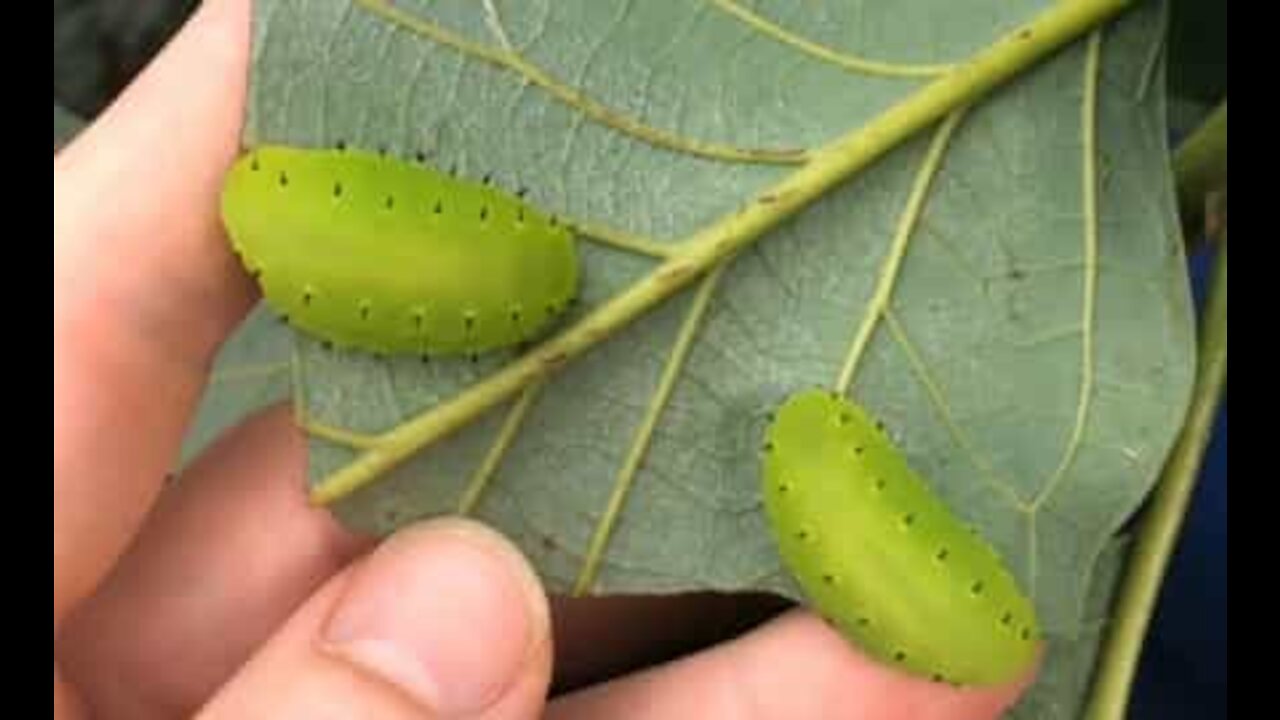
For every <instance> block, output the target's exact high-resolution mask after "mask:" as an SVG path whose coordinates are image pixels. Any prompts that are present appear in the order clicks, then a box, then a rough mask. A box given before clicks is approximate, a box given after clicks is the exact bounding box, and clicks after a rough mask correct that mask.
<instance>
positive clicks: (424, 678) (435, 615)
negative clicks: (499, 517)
mask: <svg viewBox="0 0 1280 720" xmlns="http://www.w3.org/2000/svg"><path fill="white" fill-rule="evenodd" d="M549 617H550V612H549V609H548V602H547V599H546V595H545V593H544V592H543V590H542V588H541V586H540V584H539V583H538V581H537V578H536V576H535V575H534V573H533V571H532V569H531V568H530V567H529V565H528V563H527V562H526V561H525V559H524V558H523V556H522V555H521V554H520V553H519V551H518V550H516V549H515V548H514V546H512V545H511V544H510V543H509V542H508V541H506V540H505V539H504V538H502V537H501V536H500V535H499V534H497V533H496V532H494V531H492V530H489V529H488V528H486V527H485V526H483V525H481V524H479V523H477V522H473V521H469V520H463V519H441V520H433V521H428V522H426V523H423V524H421V525H417V526H412V527H409V528H407V529H405V530H402V531H401V532H400V533H398V534H396V535H394V536H392V537H391V538H389V539H388V540H387V542H386V543H385V544H384V545H382V546H381V547H379V548H378V549H377V550H376V551H375V552H374V553H373V554H372V555H371V556H370V557H369V558H368V559H367V560H366V561H365V562H364V563H363V564H362V566H361V567H360V568H358V569H357V571H356V573H355V574H354V575H353V577H352V579H351V583H350V585H349V587H348V589H347V590H346V591H345V592H344V594H343V596H342V598H341V599H340V600H339V601H338V604H337V607H336V609H335V611H334V612H333V614H332V615H331V616H330V618H329V620H328V622H327V624H326V626H325V628H324V631H323V643H324V647H325V649H326V650H327V651H328V652H330V653H332V654H334V655H336V656H338V657H340V658H342V659H344V660H345V661H347V662H351V663H353V664H355V665H357V666H359V667H361V668H362V669H364V670H365V671H367V672H370V673H372V674H374V675H376V676H379V677H381V678H382V679H384V680H385V681H387V682H389V683H391V684H392V685H395V686H397V687H399V688H400V689H401V690H403V691H404V692H405V693H407V694H408V695H410V696H411V697H414V698H415V699H416V700H417V701H418V702H419V704H421V705H423V706H424V707H428V708H431V709H432V710H433V711H435V712H438V713H440V714H442V715H445V716H450V717H453V716H471V715H474V714H478V713H479V712H481V711H482V710H484V709H485V708H488V707H490V706H492V705H494V704H496V703H499V702H500V701H503V699H504V698H505V697H506V696H507V695H508V694H509V691H511V689H512V688H515V687H517V686H519V687H528V686H529V682H528V677H529V676H530V675H535V676H537V677H538V682H537V683H534V685H538V686H541V687H542V688H543V689H544V690H545V686H546V684H547V682H549V677H550V667H549V666H550V651H549V630H548V628H549V625H550V621H549Z"/></svg>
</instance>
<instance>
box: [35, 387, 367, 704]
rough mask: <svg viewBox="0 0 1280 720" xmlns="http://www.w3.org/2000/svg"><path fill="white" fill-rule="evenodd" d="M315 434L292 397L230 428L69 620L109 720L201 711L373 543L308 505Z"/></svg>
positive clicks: (91, 691)
mask: <svg viewBox="0 0 1280 720" xmlns="http://www.w3.org/2000/svg"><path fill="white" fill-rule="evenodd" d="M305 442H306V440H305V437H304V436H303V435H302V434H301V433H300V432H299V431H298V430H297V429H296V427H295V425H294V423H293V418H292V417H291V415H290V414H289V409H288V408H287V407H283V406H279V407H275V408H272V409H270V410H268V411H265V412H263V413H260V414H258V415H256V416H254V417H252V418H250V419H249V420H248V421H246V422H245V423H242V424H241V425H239V426H237V427H236V428H234V429H232V430H231V431H229V432H228V433H227V434H225V435H224V436H223V437H222V438H220V439H219V441H218V442H217V443H215V444H214V445H212V446H211V447H210V448H209V449H208V450H207V451H206V452H204V453H202V454H201V456H200V457H199V458H197V459H196V461H195V462H194V463H192V465H191V466H190V467H189V468H188V470H187V471H186V472H185V473H184V474H183V476H182V477H181V478H179V479H177V481H176V482H175V483H173V484H172V485H170V486H169V488H168V489H167V490H166V491H165V493H164V494H163V495H162V496H161V498H160V500H159V501H158V502H157V504H156V507H155V509H154V510H153V511H152V513H151V515H150V516H149V517H148V520H147V524H146V525H145V526H144V527H143V529H142V531H141V532H140V533H139V535H138V536H137V538H136V540H135V542H134V544H133V545H132V546H131V547H130V549H129V551H128V552H127V553H126V554H125V555H124V556H123V557H122V558H121V560H120V562H119V563H118V564H117V566H116V567H115V569H114V571H113V572H112V573H111V574H110V575H109V576H108V577H107V578H106V580H105V581H104V582H103V584H102V585H101V586H100V587H99V588H98V590H97V591H96V592H95V593H94V594H93V595H92V596H90V597H89V598H87V599H86V600H85V601H84V602H83V603H82V604H81V605H80V606H79V607H78V608H77V609H76V610H75V612H73V613H72V614H71V615H69V616H68V617H67V620H66V622H65V625H64V627H63V630H62V632H61V634H60V638H59V642H58V647H57V654H58V656H59V659H60V660H61V662H62V664H63V668H64V670H65V671H66V673H67V675H68V676H69V677H70V678H71V679H72V680H73V681H74V682H75V684H76V686H77V687H78V688H79V689H80V690H81V692H82V693H84V695H85V696H86V697H88V698H90V699H91V703H92V705H93V707H94V709H95V711H96V712H97V714H98V715H99V717H103V718H116V717H120V718H125V717H127V718H135V719H137V720H147V719H148V718H170V717H190V716H191V713H192V712H193V711H194V710H195V709H196V708H197V707H198V706H199V705H200V704H201V703H203V702H204V701H205V700H207V699H208V697H209V696H210V695H211V694H212V693H213V691H214V690H215V689H216V688H217V687H218V686H220V685H222V684H223V683H224V682H226V681H227V679H228V678H230V677H231V675H232V674H233V673H234V672H235V670H236V669H237V668H238V667H239V666H240V665H242V664H243V663H244V662H245V661H246V660H247V659H248V658H249V657H250V655H252V653H253V652H254V650H255V649H256V648H257V647H258V646H259V645H261V644H262V643H263V642H264V641H265V640H266V639H267V638H268V637H269V636H270V635H271V634H272V633H273V632H275V630H276V629H277V628H278V627H279V626H280V625H281V623H283V622H284V621H285V619H287V618H288V617H289V615H290V614H292V613H293V612H294V611H295V610H296V609H297V607H298V606H299V605H300V604H301V603H302V602H303V601H305V600H306V599H307V598H308V597H310V596H311V594H312V593H314V592H315V591H316V589H317V588H319V587H320V586H321V585H322V584H323V583H324V582H325V581H326V580H328V579H329V578H330V577H331V576H333V575H334V574H335V573H337V572H338V571H340V570H341V569H342V568H343V567H345V566H346V564H347V563H348V562H350V561H351V560H352V559H353V558H354V557H356V555H357V554H358V553H360V552H361V551H363V550H366V549H368V548H369V547H370V545H371V543H370V541H369V540H367V539H365V538H360V537H356V536H354V535H353V534H351V533H349V532H347V531H346V530H345V529H344V528H343V527H342V526H341V525H340V524H339V523H338V522H337V521H336V520H335V519H334V517H333V515H332V514H330V513H329V512H327V511H326V510H323V509H320V508H316V507H314V506H312V505H311V504H310V503H308V502H307V498H306V493H305V478H304V473H305V472H306V445H305ZM139 618H145V619H146V622H143V623H140V622H138V619H139Z"/></svg>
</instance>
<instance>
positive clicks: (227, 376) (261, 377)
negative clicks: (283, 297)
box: [181, 305, 293, 463]
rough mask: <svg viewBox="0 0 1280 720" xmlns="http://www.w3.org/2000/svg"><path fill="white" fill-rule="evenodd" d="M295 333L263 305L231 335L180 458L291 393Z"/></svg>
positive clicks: (190, 456) (217, 360)
mask: <svg viewBox="0 0 1280 720" xmlns="http://www.w3.org/2000/svg"><path fill="white" fill-rule="evenodd" d="M292 340H293V337H292V334H291V333H290V332H289V329H288V328H287V327H285V326H284V325H282V324H281V323H280V321H279V320H277V319H276V317H275V315H274V314H272V313H271V312H270V311H268V310H267V309H266V306H265V305H259V306H258V307H256V308H254V310H253V312H251V313H250V314H249V316H248V317H247V318H245V320H244V321H243V322H242V323H241V324H240V327H239V328H237V329H236V331H235V333H233V334H232V335H231V337H230V338H228V339H227V341H226V343H225V344H224V345H223V347H222V350H221V351H219V353H218V356H217V358H215V360H214V364H213V370H212V372H211V373H210V374H209V382H208V384H207V386H206V387H205V392H204V396H203V397H202V398H201V400H200V406H199V407H198V408H197V410H196V414H195V419H194V420H193V422H192V424H191V428H190V429H189V430H188V431H187V436H186V437H185V438H184V440H183V445H182V456H181V461H182V462H183V463H187V462H190V461H191V459H193V458H194V457H195V456H196V455H198V454H199V453H200V452H201V451H203V450H204V449H206V448H207V447H208V446H209V444H210V443H211V442H213V441H214V440H216V439H217V437H218V435H220V434H221V433H222V432H224V431H225V430H228V429H230V428H231V427H232V426H233V425H235V424H236V423H239V422H240V421H241V420H243V419H244V417H245V416H246V415H248V414H249V413H252V412H254V411H257V410H260V409H263V408H265V407H267V406H269V405H273V404H275V403H277V402H280V401H281V400H284V399H285V398H286V397H288V395H289V391H290V389H291V388H290V383H291V373H290V368H291V365H290V353H291V350H292Z"/></svg>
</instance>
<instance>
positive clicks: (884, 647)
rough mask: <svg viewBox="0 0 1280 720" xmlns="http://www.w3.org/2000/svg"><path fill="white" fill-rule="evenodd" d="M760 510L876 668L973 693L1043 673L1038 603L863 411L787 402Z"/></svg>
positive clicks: (803, 400) (794, 565)
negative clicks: (1032, 670) (1038, 667)
mask: <svg viewBox="0 0 1280 720" xmlns="http://www.w3.org/2000/svg"><path fill="white" fill-rule="evenodd" d="M764 498H765V507H766V510H767V514H768V517H769V521H770V524H771V527H772V529H773V532H774V534H775V538H776V541H777V545H778V548H779V550H780V553H781V556H782V558H783V561H784V562H785V563H786V565H787V566H788V567H789V568H790V570H791V571H792V572H793V574H794V576H795V577H796V579H797V580H798V582H799V583H800V586H801V587H802V589H803V590H804V592H805V593H806V595H807V596H808V597H809V598H810V599H811V600H812V602H813V603H814V605H815V606H816V607H817V609H818V610H819V611H820V612H821V613H822V614H823V615H824V616H826V617H827V618H828V619H829V620H830V621H832V622H833V623H834V624H835V625H836V627H837V628H838V629H839V630H840V631H842V632H843V633H844V634H845V635H846V636H847V637H849V638H851V639H853V640H854V641H855V642H857V643H858V645H859V646H860V647H861V648H863V649H865V650H866V651H868V652H869V653H870V654H871V655H873V656H874V657H877V658H879V659H880V660H882V661H884V662H887V663H891V664H893V665H896V666H899V667H902V668H904V669H906V670H908V671H910V672H912V673H915V674H918V675H923V676H925V677H930V678H933V679H934V680H937V681H947V682H951V683H955V684H965V685H987V684H999V683H1004V682H1006V681H1010V680H1012V679H1014V678H1016V677H1018V676H1020V674H1021V673H1023V672H1025V671H1026V670H1027V669H1028V667H1029V665H1030V664H1031V663H1032V662H1033V661H1034V659H1035V657H1036V653H1037V648H1036V646H1037V643H1036V640H1038V637H1039V630H1038V627H1037V621H1036V617H1035V610H1034V608H1033V606H1032V604H1031V602H1030V601H1029V600H1028V599H1027V598H1026V597H1025V596H1024V595H1023V594H1022V592H1021V591H1020V590H1019V588H1018V586H1017V584H1016V582H1015V581H1014V578H1013V577H1012V575H1011V574H1010V573H1009V571H1008V569H1007V568H1005V566H1004V565H1003V564H1002V562H1001V560H1000V558H999V557H998V556H997V555H996V552H995V551H994V550H993V549H992V547H991V546H990V545H988V544H987V543H986V542H984V541H983V540H982V538H980V537H979V536H978V534H977V533H976V532H975V531H973V530H971V529H970V528H968V527H966V526H965V525H963V524H962V523H961V522H960V521H959V520H958V519H957V518H956V517H955V516H954V515H953V514H952V513H951V511H950V510H949V509H948V508H947V507H946V506H945V505H944V504H943V502H942V500H941V499H940V498H939V497H938V496H937V495H935V494H934V492H933V491H932V490H931V489H930V488H929V486H928V485H926V484H925V483H924V481H923V480H921V478H920V477H919V476H918V475H916V473H915V472H913V471H912V469H911V468H910V467H908V465H907V463H906V461H905V459H904V458H903V456H902V454H901V452H899V451H898V449H897V448H896V447H894V446H893V444H892V443H891V441H890V440H889V438H888V436H886V435H885V433H884V432H883V430H881V429H880V427H879V426H877V425H876V424H875V423H874V422H873V421H872V419H871V417H870V416H869V415H868V414H867V413H866V411H864V410H863V409H862V408H860V407H858V406H857V405H855V404H853V403H850V402H849V401H847V400H846V399H845V398H843V397H841V396H839V395H836V394H834V393H830V392H825V391H821V390H810V391H804V392H800V393H797V394H795V395H793V396H791V397H790V398H789V399H788V400H787V401H786V402H785V403H783V405H782V407H781V408H780V409H779V411H778V412H777V414H776V417H775V418H774V420H773V422H772V423H771V425H770V426H769V428H768V430H767V433H766V438H765V445H764Z"/></svg>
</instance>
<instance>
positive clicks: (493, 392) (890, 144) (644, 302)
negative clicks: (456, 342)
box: [311, 0, 1132, 504]
mask: <svg viewBox="0 0 1280 720" xmlns="http://www.w3.org/2000/svg"><path fill="white" fill-rule="evenodd" d="M1131 2H1132V0H1074V1H1072V2H1060V3H1055V4H1053V5H1052V6H1051V7H1050V8H1049V9H1048V10H1046V11H1045V12H1043V13H1042V14H1041V15H1040V16H1039V17H1037V18H1035V19H1033V20H1032V21H1030V22H1029V23H1027V24H1025V25H1023V26H1021V27H1020V28H1017V29H1015V30H1013V31H1012V32H1010V33H1009V34H1007V35H1005V36H1004V37H1002V38H1000V39H999V40H997V41H995V42H994V43H993V44H992V45H990V46H988V47H986V48H984V49H983V50H982V51H980V52H979V53H977V54H976V55H975V56H974V57H972V58H971V59H970V60H969V61H967V62H965V63H964V64H962V65H959V66H957V67H956V68H955V69H954V70H953V71H951V72H949V73H947V74H946V75H943V76H941V77H939V78H938V79H936V80H934V81H932V82H930V83H929V84H928V85H926V86H924V87H923V88H921V89H920V90H917V91H916V92H915V93H913V94H912V95H909V96H908V97H907V98H905V99H904V100H902V101H901V102H899V103H898V104H897V105H895V106H893V107H891V108H890V109H888V110H887V111H885V112H884V113H882V114H880V115H879V116H877V117H876V118H875V119H873V120H871V121H870V122H868V123H867V124H866V125H864V126H862V127H861V128H858V129H857V130H854V131H851V132H850V133H848V134H846V135H845V136H843V137H841V138H839V139H838V140H836V141H835V142H833V143H832V144H830V145H828V146H826V147H824V148H822V149H819V150H817V151H816V152H815V153H814V154H813V159H812V160H811V161H810V162H809V163H808V164H806V165H805V166H803V167H801V168H799V169H797V170H796V171H795V172H794V173H792V174H791V175H789V176H788V177H786V178H785V179H783V180H782V181H781V182H779V183H777V184H776V185H774V186H773V187H771V188H769V189H767V190H765V191H764V192H763V193H761V194H759V195H758V196H756V197H754V198H752V199H751V200H750V201H748V202H747V203H746V204H745V205H743V206H742V207H740V208H739V209H738V210H736V211H734V212H731V213H730V214H729V215H727V216H725V217H722V218H721V219H720V220H718V221H716V222H714V223H712V224H711V225H709V226H707V227H705V228H704V229H702V230H700V231H698V232H696V233H695V234H694V235H693V236H691V237H690V238H689V239H687V240H685V241H683V242H682V243H680V244H679V246H678V248H677V249H676V250H675V251H674V252H673V253H672V256H671V257H669V258H668V259H667V260H665V261H664V262H662V263H661V264H659V265H658V266H657V267H656V268H654V269H653V270H652V271H651V272H650V273H649V274H647V275H646V276H644V277H642V278H641V279H640V280H638V281H636V282H635V283H634V284H632V285H631V286H630V287H629V288H627V289H626V290H624V291H622V292H621V293H619V294H617V295H615V296H614V297H613V298H611V299H610V300H609V301H608V302H606V303H604V304H602V305H600V306H599V307H597V308H596V309H595V310H594V311H593V312H591V313H589V314H587V315H586V316H585V317H583V318H582V319H581V320H579V321H578V322H577V323H576V324H575V325H573V326H572V327H569V328H567V329H566V330H564V331H562V332H561V333H560V334H558V335H556V336H554V337H552V338H550V339H549V340H547V341H546V342H544V343H543V344H541V345H539V346H538V347H536V348H534V349H532V350H531V351H529V352H528V353H526V354H525V355H524V356H522V357H521V358H519V359H518V360H515V361H514V362H512V363H510V364H509V365H507V366H506V367H504V368H503V369H501V370H499V371H497V372H496V373H494V374H493V375H491V376H489V377H488V378H487V379H485V380H483V381H481V382H479V383H477V384H475V385H473V386H471V387H470V388H467V389H465V390H463V391H462V392H460V393H459V394H458V395H457V396H455V397H454V399H453V400H452V401H450V402H447V403H444V404H441V405H438V406H436V407H434V408H431V409H430V410H427V411H425V412H423V413H422V414H420V415H418V416H417V417H415V418H412V419H410V420H408V421H406V422H405V423H403V424H401V425H399V426H397V427H396V428H394V429H392V430H390V431H388V432H386V433H384V434H383V435H381V436H379V442H378V445H377V447H374V448H371V449H369V450H367V451H365V452H364V453H362V454H361V455H360V456H358V457H357V458H356V459H355V460H354V461H352V462H351V463H349V464H348V465H346V466H344V467H342V468H339V469H338V470H337V471H335V472H334V473H332V474H331V475H329V476H328V477H326V478H324V479H323V480H322V481H321V482H320V483H319V484H317V485H316V486H315V487H314V488H313V489H312V493H311V497H312V501H313V502H316V503H321V504H324V503H331V502H333V501H335V500H338V499H340V498H342V497H345V496H347V495H348V494H350V493H352V492H355V491H356V490H358V489H360V488H362V487H364V486H366V485H368V484H369V483H371V482H374V481H375V480H376V479H377V478H378V477H380V476H381V475H382V474H383V473H385V472H387V471H388V470H390V469H392V468H394V467H396V466H397V465H399V464H400V463H402V462H404V461H405V460H406V459H408V458H409V457H410V456H412V455H413V454H414V453H416V452H417V451H419V450H420V449H422V448H423V447H425V446H426V445H428V444H430V443H432V442H435V441H437V440H439V439H440V438H442V437H445V436H447V435H449V434H451V433H453V432H455V431H457V430H459V429H461V428H462V427H463V426H465V425H466V424H467V423H468V422H470V421H471V420H472V419H473V418H475V417H477V416H478V415H480V414H481V413H483V412H485V411H486V410H488V409H490V408H492V407H493V406H495V405H497V404H498V403H501V402H503V401H505V400H507V399H510V398H511V397H512V396H514V395H515V394H517V393H519V392H520V391H521V390H522V389H523V388H524V387H525V386H527V385H528V384H529V383H531V382H534V381H535V380H537V379H538V378H541V377H543V376H545V375H547V374H548V373H551V372H554V371H556V370H558V369H559V368H560V367H562V366H563V365H564V364H565V363H567V362H568V361H569V360H570V359H572V358H574V357H576V356H578V355H580V354H582V353H584V352H586V351H587V350H589V349H591V348H592V347H594V346H596V345H598V344H599V343H600V342H602V341H603V340H605V339H606V338H608V337H610V336H612V335H613V334H615V333H616V332H618V331H619V330H621V329H622V328H624V327H626V326H627V325H628V324H629V323H630V322H631V321H632V320H634V319H635V318H636V317H638V316H640V315H641V314H642V313H645V312H647V311H649V310H650V309H652V308H653V307H655V306H656V305H658V304H659V303H660V302H662V301H663V300H665V299H667V298H669V297H671V296H672V295H674V294H675V293H677V292H679V291H680V290H681V289H683V288H684V287H685V286H687V285H688V284H689V283H691V282H693V281H694V280H696V279H697V278H698V277H700V276H701V275H703V274H704V273H705V272H707V271H708V270H710V268H711V267H713V266H714V265H715V264H717V263H719V262H720V261H722V260H725V259H727V258H729V257H730V256H732V255H734V254H735V253H737V252H738V251H740V250H742V249H743V248H744V247H746V246H748V245H750V244H751V243H752V242H754V241H755V240H756V239H757V238H759V237H760V236H761V235H763V234H764V233H765V232H767V231H769V230H771V229H773V228H774V227H776V226H778V225H779V224H781V223H782V222H784V221H785V220H787V219H789V218H790V217H792V216H793V215H795V214H796V213H798V212H799V211H800V210H802V209H803V208H805V207H807V206H808V205H810V204H811V203H813V202H814V201H816V200H818V199H820V198H821V197H822V196H823V195H824V194H826V193H827V192H828V191H830V190H831V189H832V188H834V187H836V186H837V185H839V184H841V183H843V182H844V181H845V180H847V179H848V178H849V177H850V176H851V175H853V174H855V173H857V172H859V171H861V170H863V169H865V168H866V167H868V166H869V165H871V164H872V163H873V162H875V161H876V160H878V159H879V158H881V157H882V156H884V155H885V154H886V153H887V152H889V151H890V150H892V149H893V148H895V147H897V146H898V145H899V144H900V143H902V142H904V141H905V140H907V139H908V138H910V137H912V136H913V135H915V134H916V133H917V132H919V131H920V130H921V129H923V128H925V127H928V126H929V125H931V124H933V123H935V122H938V121H939V120H941V119H942V118H944V117H945V116H946V115H947V114H948V113H950V112H952V111H953V110H955V109H956V108H958V107H960V106H962V105H967V104H970V103H972V102H973V101H974V100H975V99H977V98H978V97H981V96H983V95H985V94H986V93H987V92H989V91H991V90H992V89H994V88H995V87H997V86H999V85H1000V84H1001V83H1003V82H1005V81H1007V80H1009V79H1011V78H1012V77H1014V76H1016V75H1017V74H1018V73H1019V72H1020V71H1023V70H1025V69H1026V68H1027V67H1028V66H1030V65H1031V64H1033V63H1035V62H1038V61H1040V60H1042V59H1044V58H1045V57H1046V56H1048V55H1049V54H1050V53H1051V52H1053V51H1055V50H1057V49H1059V48H1061V47H1062V46H1063V45H1064V44H1066V43H1067V42H1069V41H1071V40H1073V39H1075V38H1077V37H1079V36H1080V35H1081V34H1083V33H1085V32H1087V31H1089V30H1090V29H1091V28H1093V27H1094V26H1095V25H1097V24H1099V23H1101V22H1104V21H1106V20H1109V19H1110V18H1112V17H1114V16H1115V15H1116V14H1118V13H1119V12H1120V11H1121V10H1123V9H1125V8H1126V7H1128V6H1129V5H1130V4H1131Z"/></svg>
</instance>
